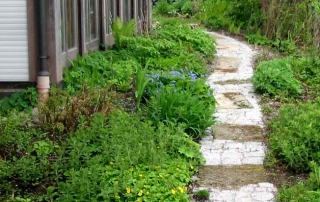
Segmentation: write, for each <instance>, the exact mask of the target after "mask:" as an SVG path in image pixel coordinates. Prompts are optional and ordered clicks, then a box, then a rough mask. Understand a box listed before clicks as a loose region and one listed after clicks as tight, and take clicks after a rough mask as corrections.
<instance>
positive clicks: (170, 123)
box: [0, 20, 215, 202]
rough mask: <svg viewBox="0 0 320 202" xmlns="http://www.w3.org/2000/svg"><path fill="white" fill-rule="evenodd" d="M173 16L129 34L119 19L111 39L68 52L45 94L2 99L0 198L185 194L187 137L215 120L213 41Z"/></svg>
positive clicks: (172, 197)
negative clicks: (59, 80) (103, 47)
mask: <svg viewBox="0 0 320 202" xmlns="http://www.w3.org/2000/svg"><path fill="white" fill-rule="evenodd" d="M179 22H180V21H178V20H176V21H175V20H167V21H166V20H165V21H160V23H159V24H158V25H157V27H155V29H154V30H153V31H152V32H151V33H150V35H149V36H134V35H133V33H134V31H133V32H132V28H133V27H134V22H133V21H132V22H129V23H128V24H122V22H121V21H119V20H117V21H116V22H115V23H114V24H113V31H114V35H115V39H116V44H115V45H114V46H113V47H109V49H108V50H107V51H103V52H91V53H89V54H87V55H85V56H79V57H78V59H77V60H75V61H72V62H71V64H72V67H71V68H70V69H66V70H65V74H64V88H63V89H58V88H52V89H51V90H50V97H49V99H48V100H47V101H46V103H40V104H38V105H36V102H35V101H36V100H35V99H36V97H35V96H34V95H33V94H32V93H30V92H25V94H22V95H23V96H26V97H23V98H21V99H20V98H19V99H16V98H15V97H16V95H14V96H13V97H12V98H11V99H10V98H7V99H6V100H4V101H1V102H2V103H6V102H9V103H10V104H12V106H13V107H11V108H15V110H16V111H15V110H12V109H11V108H10V109H9V108H8V109H6V110H3V112H2V115H5V117H1V119H0V201H63V202H69V201H70V202H72V201H170V202H171V201H179V202H180V201H188V200H189V198H190V196H189V195H188V184H189V183H191V181H192V178H191V176H192V175H193V174H194V173H195V172H197V169H198V166H199V165H200V164H202V163H204V159H203V157H202V155H201V153H200V151H199V144H198V143H196V142H195V141H194V140H195V139H198V138H199V137H201V136H202V134H203V132H204V130H205V129H206V128H207V127H208V126H211V125H212V124H214V122H215V119H214V118H213V117H212V114H213V112H214V110H215V100H214V98H213V92H212V90H211V89H210V88H209V87H208V86H207V85H206V83H205V76H206V72H207V69H206V63H207V62H210V61H211V60H212V59H213V57H212V56H213V55H214V53H215V44H214V40H213V39H212V38H211V37H210V36H208V35H206V34H205V33H204V32H202V31H201V30H200V29H195V30H192V29H191V28H190V27H189V26H188V25H183V24H180V23H179ZM177 30H178V31H177ZM32 92H33V91H32ZM30 94H31V95H32V97H31V98H29V97H28V96H29V95H30ZM27 98H28V99H27ZM29 99H30V101H32V102H31V103H32V104H30V103H29V102H28V103H26V104H24V103H23V104H21V103H19V102H20V101H19V102H18V103H19V104H14V103H16V102H15V100H23V102H26V101H25V100H28V101H29ZM11 102H12V103H11ZM33 103H34V104H33ZM19 105H23V106H24V105H26V106H25V107H23V108H21V107H19ZM1 106H2V105H1ZM3 106H5V105H3ZM34 107H36V109H34V110H33V112H32V113H31V109H33V108H34ZM24 109H30V110H29V111H28V110H26V111H25V112H23V113H21V112H19V111H21V110H24Z"/></svg>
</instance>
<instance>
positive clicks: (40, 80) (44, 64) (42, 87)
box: [37, 0, 50, 101]
mask: <svg viewBox="0 0 320 202" xmlns="http://www.w3.org/2000/svg"><path fill="white" fill-rule="evenodd" d="M38 2H39V13H40V16H39V18H38V20H39V21H38V23H39V59H40V67H39V70H38V77H37V89H38V94H39V99H40V101H46V100H47V98H48V97H49V89H50V72H49V68H48V53H47V12H46V9H47V6H46V2H47V1H46V0H38Z"/></svg>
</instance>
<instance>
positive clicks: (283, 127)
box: [269, 102, 320, 171]
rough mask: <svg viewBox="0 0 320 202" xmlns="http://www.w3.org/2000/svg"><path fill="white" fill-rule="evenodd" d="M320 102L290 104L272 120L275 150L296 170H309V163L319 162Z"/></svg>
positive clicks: (272, 138) (272, 147)
mask: <svg viewBox="0 0 320 202" xmlns="http://www.w3.org/2000/svg"><path fill="white" fill-rule="evenodd" d="M319 118H320V104H319V103H315V104H312V103H310V102H308V103H306V104H302V103H300V104H298V105H293V104H288V105H284V106H283V107H282V108H281V109H280V110H279V116H278V118H276V119H273V120H272V122H271V125H270V126H271V129H272V133H271V134H270V137H269V142H270V147H271V149H272V152H273V153H274V154H275V155H276V156H277V157H278V158H280V159H281V160H283V161H284V162H285V163H286V164H287V165H288V167H289V168H291V169H292V170H294V171H309V170H310V167H309V166H308V165H309V162H310V161H314V162H316V163H320V152H319V151H320V142H319V141H320V130H319V129H320V124H319Z"/></svg>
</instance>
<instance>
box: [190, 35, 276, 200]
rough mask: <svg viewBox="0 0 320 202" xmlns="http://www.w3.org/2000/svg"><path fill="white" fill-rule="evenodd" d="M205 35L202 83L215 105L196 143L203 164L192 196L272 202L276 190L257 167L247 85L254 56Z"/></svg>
mask: <svg viewBox="0 0 320 202" xmlns="http://www.w3.org/2000/svg"><path fill="white" fill-rule="evenodd" d="M208 34H209V35H212V36H213V37H214V38H215V39H216V42H217V54H216V60H215V61H216V62H215V64H214V65H213V68H214V72H213V73H212V74H211V75H210V76H209V78H208V81H207V83H208V84H209V85H210V86H211V87H212V88H213V89H214V96H215V98H216V100H217V111H216V113H215V115H214V116H215V117H216V118H217V124H216V125H215V126H213V128H212V129H213V130H212V131H213V134H209V135H208V136H206V137H205V138H203V139H202V141H201V142H200V143H201V152H202V153H203V156H204V157H205V159H206V164H205V165H204V166H202V167H200V170H199V173H198V174H197V176H195V188H194V190H193V191H194V192H196V191H198V190H203V189H206V190H208V191H209V193H210V197H209V199H210V200H209V201H215V202H273V201H276V193H277V189H276V187H275V186H274V185H273V184H271V183H268V181H267V177H266V175H265V170H264V167H263V160H264V157H265V154H266V145H265V143H264V137H263V131H262V129H263V127H264V125H263V122H262V113H261V109H260V106H259V105H258V100H259V97H258V96H257V95H256V94H254V93H253V91H254V90H253V85H252V83H251V80H250V79H251V77H252V75H253V66H252V60H253V57H254V55H255V54H256V52H255V51H254V50H253V49H252V48H251V47H249V46H248V45H246V44H245V43H243V42H240V41H238V40H235V39H233V38H230V37H227V36H224V35H220V34H218V33H214V32H208Z"/></svg>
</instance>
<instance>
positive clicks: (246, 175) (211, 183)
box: [197, 165, 267, 190]
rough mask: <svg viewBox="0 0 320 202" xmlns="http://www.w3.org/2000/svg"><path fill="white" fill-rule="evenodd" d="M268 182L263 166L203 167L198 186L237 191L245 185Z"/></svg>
mask: <svg viewBox="0 0 320 202" xmlns="http://www.w3.org/2000/svg"><path fill="white" fill-rule="evenodd" d="M266 180H267V179H266V175H265V170H264V167H263V166H261V165H242V166H239V165H236V166H202V167H201V169H200V172H199V174H198V179H197V185H198V186H199V187H219V188H220V189H224V190H236V189H240V188H241V187H242V186H243V185H244V184H258V183H260V182H263V181H266Z"/></svg>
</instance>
